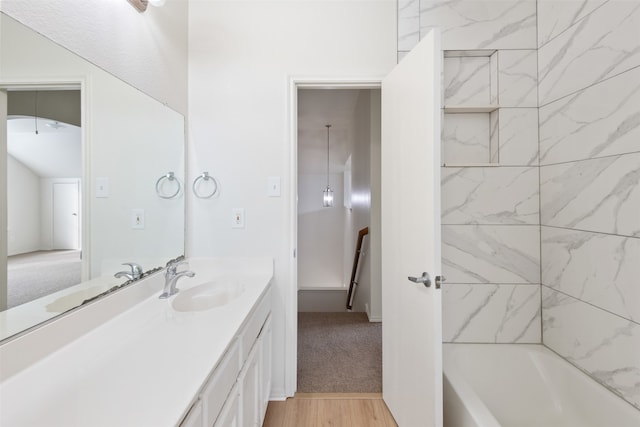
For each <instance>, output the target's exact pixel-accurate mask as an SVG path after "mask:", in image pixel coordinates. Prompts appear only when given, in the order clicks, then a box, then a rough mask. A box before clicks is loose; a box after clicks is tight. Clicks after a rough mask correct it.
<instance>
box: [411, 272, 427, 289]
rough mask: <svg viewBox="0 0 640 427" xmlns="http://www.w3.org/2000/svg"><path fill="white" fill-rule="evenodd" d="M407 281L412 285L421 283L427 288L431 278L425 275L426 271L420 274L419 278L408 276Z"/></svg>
mask: <svg viewBox="0 0 640 427" xmlns="http://www.w3.org/2000/svg"><path fill="white" fill-rule="evenodd" d="M407 279H409V280H410V281H411V282H413V283H422V284H423V285H425V286H426V287H427V288H428V287H429V286H431V277H429V273H427V272H426V271H425V272H424V273H422V276H420V277H413V276H409V277H407Z"/></svg>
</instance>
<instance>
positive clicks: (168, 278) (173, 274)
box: [159, 261, 196, 299]
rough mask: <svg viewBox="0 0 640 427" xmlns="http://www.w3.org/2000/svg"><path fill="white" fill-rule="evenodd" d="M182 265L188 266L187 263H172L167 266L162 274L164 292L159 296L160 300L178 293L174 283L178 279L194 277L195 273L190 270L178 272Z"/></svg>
mask: <svg viewBox="0 0 640 427" xmlns="http://www.w3.org/2000/svg"><path fill="white" fill-rule="evenodd" d="M183 264H186V265H189V263H188V262H187V261H182V262H172V263H169V265H167V271H166V272H165V274H164V291H163V292H162V294H160V297H159V298H160V299H165V298H169V297H170V296H172V295H175V294H177V293H178V291H179V289H178V288H176V283H177V282H178V279H179V278H181V277H183V276H187V277H193V276H195V275H196V273H194V272H193V271H190V270H183V271H178V267H179V266H181V265H183Z"/></svg>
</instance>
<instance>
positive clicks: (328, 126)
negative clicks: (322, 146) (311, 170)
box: [325, 125, 331, 188]
mask: <svg viewBox="0 0 640 427" xmlns="http://www.w3.org/2000/svg"><path fill="white" fill-rule="evenodd" d="M325 126H326V127H327V188H329V128H330V127H331V125H325Z"/></svg>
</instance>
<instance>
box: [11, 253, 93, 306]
mask: <svg viewBox="0 0 640 427" xmlns="http://www.w3.org/2000/svg"><path fill="white" fill-rule="evenodd" d="M80 268H81V267H80V251H39V252H31V253H28V254H21V255H14V256H10V257H7V279H8V280H7V300H8V301H7V302H8V304H7V305H8V308H11V307H15V306H17V305H20V304H24V303H25V302H29V301H32V300H34V299H36V298H40V297H42V296H45V295H48V294H50V293H52V292H56V291H59V290H61V289H65V288H68V287H69V286H73V285H77V284H78V283H80V276H81V271H80Z"/></svg>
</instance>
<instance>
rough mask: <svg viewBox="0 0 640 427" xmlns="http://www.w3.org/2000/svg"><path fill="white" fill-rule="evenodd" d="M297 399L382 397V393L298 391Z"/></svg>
mask: <svg viewBox="0 0 640 427" xmlns="http://www.w3.org/2000/svg"><path fill="white" fill-rule="evenodd" d="M294 397H295V398H296V399H324V400H327V399H332V400H339V399H360V400H363V399H382V393H296V395H295V396H294Z"/></svg>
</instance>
